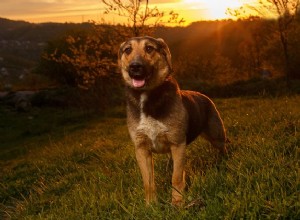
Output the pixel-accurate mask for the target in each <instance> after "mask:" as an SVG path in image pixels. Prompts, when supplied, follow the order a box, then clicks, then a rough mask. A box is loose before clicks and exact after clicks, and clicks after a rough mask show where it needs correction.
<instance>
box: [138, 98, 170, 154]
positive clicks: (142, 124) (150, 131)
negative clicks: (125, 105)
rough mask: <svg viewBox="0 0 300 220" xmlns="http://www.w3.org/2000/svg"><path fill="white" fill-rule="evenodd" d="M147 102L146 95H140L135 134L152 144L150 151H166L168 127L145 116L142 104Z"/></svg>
mask: <svg viewBox="0 0 300 220" xmlns="http://www.w3.org/2000/svg"><path fill="white" fill-rule="evenodd" d="M146 101H147V95H146V94H142V95H141V98H140V107H141V115H140V121H139V123H138V126H137V134H139V135H143V136H146V137H148V138H149V139H150V141H151V142H152V146H151V147H152V150H153V151H156V152H163V151H167V150H168V149H166V147H167V146H166V142H167V132H168V127H167V125H166V124H164V123H163V122H161V121H159V120H157V119H155V118H153V117H151V116H149V115H146V114H145V113H144V112H143V108H144V103H145V102H146Z"/></svg>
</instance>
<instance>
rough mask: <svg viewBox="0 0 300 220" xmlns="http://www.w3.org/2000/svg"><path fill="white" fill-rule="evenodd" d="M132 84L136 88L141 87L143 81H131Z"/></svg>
mask: <svg viewBox="0 0 300 220" xmlns="http://www.w3.org/2000/svg"><path fill="white" fill-rule="evenodd" d="M132 84H133V86H134V87H136V88H140V87H143V86H144V85H145V79H132Z"/></svg>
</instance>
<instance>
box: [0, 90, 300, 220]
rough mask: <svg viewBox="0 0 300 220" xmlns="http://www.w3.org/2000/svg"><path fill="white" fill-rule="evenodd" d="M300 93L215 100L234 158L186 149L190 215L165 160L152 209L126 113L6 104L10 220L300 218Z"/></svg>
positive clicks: (2, 154) (4, 170) (204, 148)
mask: <svg viewBox="0 0 300 220" xmlns="http://www.w3.org/2000/svg"><path fill="white" fill-rule="evenodd" d="M299 100H300V97H299V96H293V97H280V98H258V97H256V98H231V99H219V100H215V102H216V105H217V107H218V108H219V110H220V112H221V115H222V117H223V118H224V122H225V125H226V129H227V133H228V137H229V139H230V141H231V143H230V145H229V150H230V154H229V155H228V157H227V158H223V159H222V160H221V161H219V162H217V155H216V151H215V150H214V149H212V148H211V146H209V143H207V142H205V141H204V140H202V139H198V140H197V141H196V142H194V143H193V144H191V145H190V146H189V147H188V152H187V165H186V170H187V177H188V187H187V189H186V192H185V200H186V204H190V202H192V201H194V200H196V201H201V202H200V203H195V204H194V206H190V207H189V208H186V209H177V208H174V207H172V205H171V204H170V200H171V198H170V192H171V186H170V174H171V170H170V169H168V168H166V164H167V161H168V158H167V157H166V156H165V155H156V157H155V171H156V173H155V175H156V181H157V187H158V188H157V190H158V194H159V203H158V204H156V205H153V206H150V207H146V206H145V204H144V201H143V197H144V196H143V184H142V180H141V176H140V171H139V169H138V166H137V164H136V161H135V158H134V148H133V147H132V143H131V141H130V138H129V135H128V132H127V128H126V122H125V121H126V120H125V109H123V108H121V109H115V110H114V111H110V112H109V113H108V115H106V117H103V116H99V115H87V114H84V113H82V112H77V111H75V112H74V111H70V110H66V111H63V110H58V109H40V110H35V111H34V112H28V113H24V114H17V113H16V112H13V111H10V110H8V109H5V108H3V107H2V106H1V108H0V113H1V114H0V116H1V120H0V132H1V134H2V135H1V136H0V158H1V160H0V164H1V176H0V180H1V185H0V202H1V205H0V209H1V211H2V212H1V213H0V217H2V218H3V219H6V218H8V219H10V218H12V219H39V218H40V219H278V218H279V219H299V217H300V212H299V210H300V203H299V201H300V198H299V178H300V176H299V170H297V169H299V159H300V158H299V145H300V142H299V140H300V136H299V135H300V133H299V126H300V114H299V113H300V109H299V105H298V103H299Z"/></svg>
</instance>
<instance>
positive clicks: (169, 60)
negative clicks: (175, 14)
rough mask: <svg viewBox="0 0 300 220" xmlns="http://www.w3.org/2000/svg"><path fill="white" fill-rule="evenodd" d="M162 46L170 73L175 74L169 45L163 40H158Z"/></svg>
mask: <svg viewBox="0 0 300 220" xmlns="http://www.w3.org/2000/svg"><path fill="white" fill-rule="evenodd" d="M156 40H157V41H158V43H159V45H160V48H161V53H162V54H163V55H164V56H165V58H166V61H167V63H168V66H169V68H170V72H173V68H172V60H171V53H170V50H169V47H168V45H167V44H166V42H165V41H164V40H163V39H162V38H157V39H156Z"/></svg>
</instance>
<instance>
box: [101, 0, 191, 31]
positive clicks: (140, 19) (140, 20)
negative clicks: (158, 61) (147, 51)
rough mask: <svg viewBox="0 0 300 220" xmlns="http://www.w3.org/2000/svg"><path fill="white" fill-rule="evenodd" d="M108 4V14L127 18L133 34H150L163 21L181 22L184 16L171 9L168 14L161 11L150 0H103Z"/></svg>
mask: <svg viewBox="0 0 300 220" xmlns="http://www.w3.org/2000/svg"><path fill="white" fill-rule="evenodd" d="M101 1H102V2H103V3H104V4H105V5H106V10H105V13H106V14H109V13H111V14H116V15H118V16H121V17H125V18H127V20H128V22H129V25H130V27H131V28H132V34H133V36H140V35H145V34H149V32H150V31H151V28H153V27H157V26H158V25H160V24H162V23H165V22H167V23H177V24H181V23H183V22H185V21H184V19H183V18H179V15H178V13H175V12H174V11H170V12H168V13H167V14H166V13H165V12H163V11H160V10H159V9H158V7H157V6H153V7H150V6H149V0H128V1H123V0H101Z"/></svg>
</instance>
